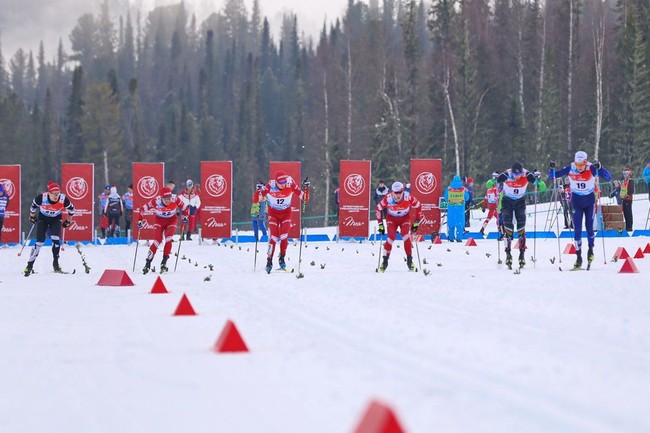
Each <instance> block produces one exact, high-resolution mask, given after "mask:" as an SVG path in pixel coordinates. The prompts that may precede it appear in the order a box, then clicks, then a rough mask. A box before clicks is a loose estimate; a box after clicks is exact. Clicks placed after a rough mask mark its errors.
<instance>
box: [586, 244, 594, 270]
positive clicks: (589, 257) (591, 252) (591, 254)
mask: <svg viewBox="0 0 650 433" xmlns="http://www.w3.org/2000/svg"><path fill="white" fill-rule="evenodd" d="M594 258H595V257H594V249H593V248H592V247H589V249H588V250H587V269H590V268H591V262H593V261H594Z"/></svg>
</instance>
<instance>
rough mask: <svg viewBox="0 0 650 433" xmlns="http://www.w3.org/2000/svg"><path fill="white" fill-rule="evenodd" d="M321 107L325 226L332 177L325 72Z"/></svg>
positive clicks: (325, 74)
mask: <svg viewBox="0 0 650 433" xmlns="http://www.w3.org/2000/svg"><path fill="white" fill-rule="evenodd" d="M323 105H324V107H323V109H324V110H325V137H324V145H325V221H324V222H323V223H324V225H325V226H326V227H327V215H328V214H329V209H330V189H331V182H332V180H331V177H332V161H331V160H330V157H331V155H330V114H329V99H328V94H327V73H324V74H323Z"/></svg>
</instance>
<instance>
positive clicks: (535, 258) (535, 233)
mask: <svg viewBox="0 0 650 433" xmlns="http://www.w3.org/2000/svg"><path fill="white" fill-rule="evenodd" d="M537 182H539V179H536V180H535V206H534V207H533V210H534V212H535V213H534V215H533V233H534V234H533V268H534V267H535V263H536V262H537Z"/></svg>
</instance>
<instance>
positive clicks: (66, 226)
mask: <svg viewBox="0 0 650 433" xmlns="http://www.w3.org/2000/svg"><path fill="white" fill-rule="evenodd" d="M70 224H71V223H70V220H65V221H63V224H61V226H62V227H63V228H64V229H67V228H68V227H70Z"/></svg>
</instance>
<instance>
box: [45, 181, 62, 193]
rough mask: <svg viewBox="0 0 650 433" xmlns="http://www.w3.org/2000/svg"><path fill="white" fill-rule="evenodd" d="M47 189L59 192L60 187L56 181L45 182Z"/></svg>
mask: <svg viewBox="0 0 650 433" xmlns="http://www.w3.org/2000/svg"><path fill="white" fill-rule="evenodd" d="M47 191H48V192H61V187H60V186H59V184H58V183H56V182H48V183H47Z"/></svg>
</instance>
